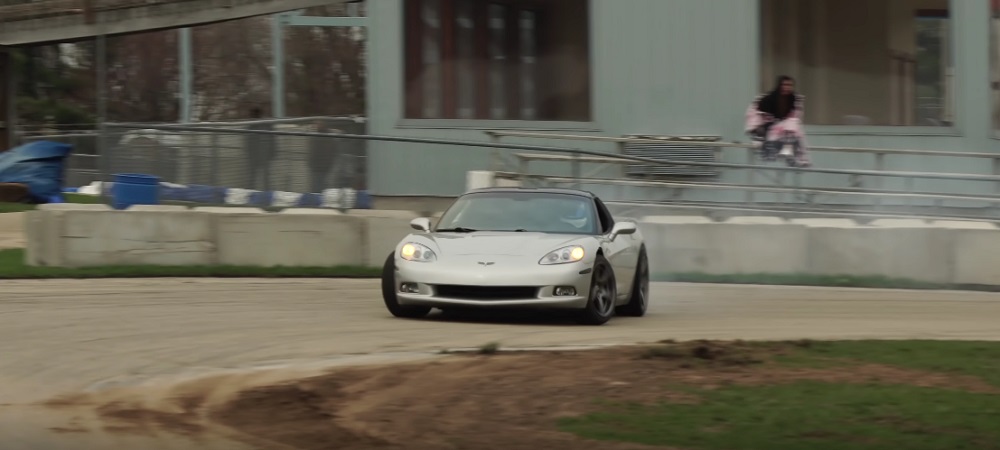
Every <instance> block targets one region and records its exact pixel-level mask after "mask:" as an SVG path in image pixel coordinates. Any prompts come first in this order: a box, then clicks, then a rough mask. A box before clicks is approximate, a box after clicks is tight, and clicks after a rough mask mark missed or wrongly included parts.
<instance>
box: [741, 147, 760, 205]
mask: <svg viewBox="0 0 1000 450" xmlns="http://www.w3.org/2000/svg"><path fill="white" fill-rule="evenodd" d="M749 150H750V151H748V152H747V166H751V167H750V168H749V169H747V186H756V181H757V180H756V177H757V169H756V168H755V167H752V166H755V165H757V158H756V155H755V154H754V149H749ZM753 193H754V191H753V190H747V191H746V193H745V194H744V196H745V198H744V202H746V203H747V204H751V205H752V204H753V203H754V198H753V197H754V196H753Z"/></svg>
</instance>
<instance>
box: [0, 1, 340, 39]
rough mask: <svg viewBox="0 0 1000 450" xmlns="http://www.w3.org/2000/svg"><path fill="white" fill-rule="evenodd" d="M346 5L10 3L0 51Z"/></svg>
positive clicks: (1, 21)
mask: <svg viewBox="0 0 1000 450" xmlns="http://www.w3.org/2000/svg"><path fill="white" fill-rule="evenodd" d="M347 1H348V0H240V1H233V0H13V1H6V2H3V3H0V46H17V45H29V44H44V43H52V42H70V41H76V40H81V39H87V38H91V37H94V36H98V35H101V34H105V35H117V34H129V33H136V32H143V31H151V30H158V29H166V28H182V27H188V26H195V25H201V24H206V23H213V22H223V21H227V20H235V19H242V18H246V17H253V16H262V15H268V14H275V13H280V12H286V11H294V10H298V9H305V8H312V7H316V6H326V5H332V4H336V3H346V2H347Z"/></svg>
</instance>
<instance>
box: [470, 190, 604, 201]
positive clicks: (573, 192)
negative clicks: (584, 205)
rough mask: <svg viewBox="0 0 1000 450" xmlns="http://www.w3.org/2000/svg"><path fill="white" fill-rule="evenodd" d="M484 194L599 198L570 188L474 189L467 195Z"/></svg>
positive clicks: (587, 192) (590, 193)
mask: <svg viewBox="0 0 1000 450" xmlns="http://www.w3.org/2000/svg"><path fill="white" fill-rule="evenodd" d="M484 192H511V193H518V194H564V195H576V196H579V197H587V198H589V199H596V198H597V196H596V195H594V193H593V192H589V191H584V190H580V189H568V188H525V187H487V188H479V189H473V190H471V191H469V192H466V193H465V194H463V195H466V194H479V193H484Z"/></svg>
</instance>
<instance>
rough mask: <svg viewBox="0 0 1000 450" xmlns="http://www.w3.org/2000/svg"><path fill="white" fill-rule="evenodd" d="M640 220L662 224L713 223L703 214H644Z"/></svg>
mask: <svg viewBox="0 0 1000 450" xmlns="http://www.w3.org/2000/svg"><path fill="white" fill-rule="evenodd" d="M640 222H646V223H664V224H671V223H674V224H682V223H683V224H689V223H715V221H714V220H712V219H711V218H709V217H705V216H646V217H643V218H642V220H640Z"/></svg>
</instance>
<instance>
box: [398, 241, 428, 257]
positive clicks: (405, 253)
mask: <svg viewBox="0 0 1000 450" xmlns="http://www.w3.org/2000/svg"><path fill="white" fill-rule="evenodd" d="M399 256H400V257H401V258H403V259H405V260H407V261H416V262H431V261H434V260H436V259H437V255H435V254H434V251H433V250H431V249H429V248H427V246H426V245H421V244H417V243H415V242H407V243H406V244H405V245H403V248H401V249H399Z"/></svg>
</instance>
